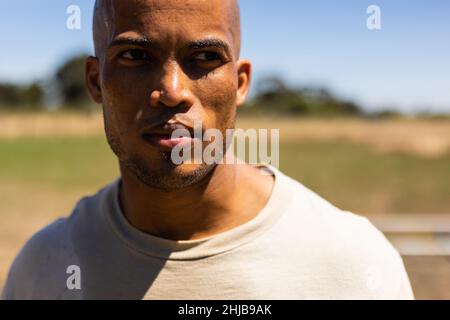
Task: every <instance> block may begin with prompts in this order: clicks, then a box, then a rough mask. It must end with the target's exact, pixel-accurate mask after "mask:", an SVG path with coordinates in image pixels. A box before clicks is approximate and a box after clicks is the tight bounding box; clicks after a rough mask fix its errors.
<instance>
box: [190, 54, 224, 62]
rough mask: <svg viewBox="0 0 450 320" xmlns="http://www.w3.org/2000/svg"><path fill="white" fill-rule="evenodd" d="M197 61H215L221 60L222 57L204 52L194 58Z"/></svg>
mask: <svg viewBox="0 0 450 320" xmlns="http://www.w3.org/2000/svg"><path fill="white" fill-rule="evenodd" d="M194 60H195V61H214V60H220V55H219V54H218V53H216V52H202V53H199V54H197V55H196V56H195V57H194Z"/></svg>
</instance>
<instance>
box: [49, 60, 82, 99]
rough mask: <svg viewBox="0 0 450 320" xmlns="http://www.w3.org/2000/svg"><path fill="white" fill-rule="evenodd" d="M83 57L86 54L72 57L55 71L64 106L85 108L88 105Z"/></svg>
mask: <svg viewBox="0 0 450 320" xmlns="http://www.w3.org/2000/svg"><path fill="white" fill-rule="evenodd" d="M85 59H86V55H80V56H77V57H74V58H72V59H70V60H69V61H67V62H66V63H64V64H63V65H62V66H61V67H60V68H59V69H58V71H57V72H56V80H57V82H58V85H59V88H60V90H61V97H62V103H63V105H64V106H65V107H71V108H85V107H87V106H88V105H89V95H88V93H87V90H86V87H85V81H84V62H85Z"/></svg>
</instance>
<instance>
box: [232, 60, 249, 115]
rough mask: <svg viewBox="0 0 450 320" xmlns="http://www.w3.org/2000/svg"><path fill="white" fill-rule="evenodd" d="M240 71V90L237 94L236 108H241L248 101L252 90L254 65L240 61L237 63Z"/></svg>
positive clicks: (246, 61)
mask: <svg viewBox="0 0 450 320" xmlns="http://www.w3.org/2000/svg"><path fill="white" fill-rule="evenodd" d="M237 71H238V90H237V94H236V106H237V107H240V106H242V105H243V104H244V102H245V100H246V99H247V95H248V92H249V90H250V81H251V76H252V63H251V62H250V61H248V60H239V61H238V62H237Z"/></svg>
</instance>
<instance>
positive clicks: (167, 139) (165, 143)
mask: <svg viewBox="0 0 450 320" xmlns="http://www.w3.org/2000/svg"><path fill="white" fill-rule="evenodd" d="M143 138H144V140H145V141H147V142H149V143H150V144H152V145H154V146H156V147H159V148H162V149H169V150H170V149H173V148H174V147H175V146H177V145H179V144H191V143H192V142H193V141H194V139H193V138H191V137H188V136H184V137H176V138H173V137H172V135H160V134H144V136H143Z"/></svg>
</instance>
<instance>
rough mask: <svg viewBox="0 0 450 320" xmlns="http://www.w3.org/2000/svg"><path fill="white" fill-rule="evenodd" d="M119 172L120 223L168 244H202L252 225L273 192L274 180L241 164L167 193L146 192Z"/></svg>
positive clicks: (127, 174) (222, 166)
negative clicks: (123, 219)
mask: <svg viewBox="0 0 450 320" xmlns="http://www.w3.org/2000/svg"><path fill="white" fill-rule="evenodd" d="M121 169H122V170H121V171H122V180H121V181H122V182H121V185H120V191H119V200H120V201H119V202H120V205H121V208H122V211H123V212H124V215H125V217H126V218H127V219H128V221H129V222H130V223H131V224H132V225H133V226H134V227H136V228H137V229H139V230H141V231H144V232H146V233H148V234H151V235H154V236H157V237H161V238H166V239H170V240H195V239H201V238H205V237H208V236H212V235H214V234H217V233H221V232H224V231H227V230H229V229H232V228H234V227H237V226H239V225H241V224H243V223H245V222H247V221H249V220H251V219H253V218H254V217H255V216H256V215H257V214H258V213H259V211H260V210H261V209H262V208H263V207H264V205H265V204H266V203H267V201H268V198H269V197H270V194H271V192H272V187H273V177H271V176H263V175H261V174H259V173H258V170H257V169H256V168H253V167H251V166H249V165H245V164H220V165H217V166H216V168H215V169H214V170H213V171H212V172H211V173H210V174H209V175H208V177H207V178H205V179H203V180H202V181H201V182H199V183H197V184H195V185H192V186H189V187H187V188H183V189H180V190H174V191H170V192H167V191H162V190H159V189H156V188H151V187H149V186H146V185H145V184H143V183H142V182H140V181H139V180H138V179H137V178H136V177H135V176H134V175H133V174H131V173H130V172H129V171H128V170H126V169H125V168H121ZM243 208H245V210H243Z"/></svg>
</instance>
